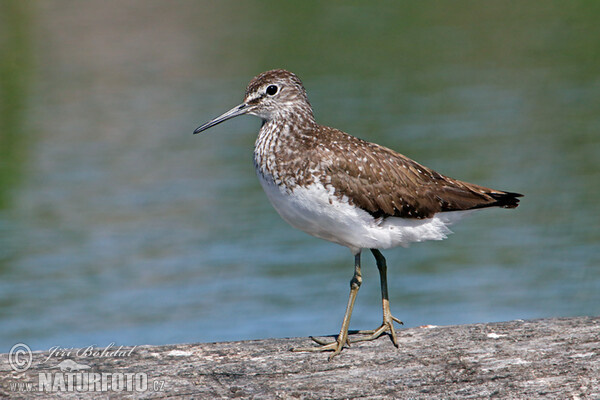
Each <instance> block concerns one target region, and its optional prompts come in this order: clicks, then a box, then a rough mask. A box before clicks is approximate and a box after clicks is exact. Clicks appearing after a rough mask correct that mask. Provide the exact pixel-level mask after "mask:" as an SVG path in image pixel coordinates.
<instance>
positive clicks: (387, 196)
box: [324, 129, 521, 218]
mask: <svg viewBox="0 0 600 400" xmlns="http://www.w3.org/2000/svg"><path fill="white" fill-rule="evenodd" d="M331 131H333V132H330V135H331V136H332V137H333V138H335V140H329V141H325V142H324V145H325V146H330V147H337V149H335V151H332V153H336V154H340V152H341V154H344V155H345V156H344V157H331V158H330V159H328V160H327V163H326V165H325V166H324V168H326V169H327V174H326V175H327V176H328V177H329V182H328V183H329V184H330V185H331V186H332V187H333V188H334V193H335V195H336V196H338V197H339V198H343V197H344V196H346V198H347V199H348V200H349V201H350V202H351V203H352V204H354V205H356V206H358V207H360V208H362V209H364V210H365V211H367V212H369V213H370V214H371V215H373V216H375V217H388V216H395V217H403V218H431V217H432V216H433V215H434V214H435V213H437V212H443V211H459V210H471V209H476V208H484V207H493V206H498V207H506V208H514V207H516V206H517V205H518V201H519V200H518V199H517V197H520V196H521V195H520V194H518V193H510V192H503V191H498V190H493V189H489V188H486V187H483V186H479V185H474V184H471V183H467V182H462V181H459V180H456V179H452V178H449V177H446V176H444V175H442V174H440V173H438V172H436V171H434V170H432V169H430V168H427V167H425V166H423V165H420V164H419V163H417V162H415V161H413V160H411V159H410V158H408V157H405V156H403V155H402V154H399V153H396V152H395V151H393V150H390V149H388V148H386V147H383V146H380V145H377V144H374V143H369V142H366V141H363V140H361V139H358V138H355V137H353V136H350V135H347V134H345V133H343V132H341V131H337V130H334V129H331Z"/></svg>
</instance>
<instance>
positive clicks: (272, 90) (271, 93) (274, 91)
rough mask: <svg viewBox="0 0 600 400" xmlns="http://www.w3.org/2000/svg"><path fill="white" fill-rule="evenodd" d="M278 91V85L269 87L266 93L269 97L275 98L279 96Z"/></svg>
mask: <svg viewBox="0 0 600 400" xmlns="http://www.w3.org/2000/svg"><path fill="white" fill-rule="evenodd" d="M278 90H279V88H278V87H277V85H269V86H267V90H265V93H267V94H268V95H269V96H274V95H276V94H277V91H278Z"/></svg>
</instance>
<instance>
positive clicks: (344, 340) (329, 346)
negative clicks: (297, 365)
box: [292, 252, 362, 360]
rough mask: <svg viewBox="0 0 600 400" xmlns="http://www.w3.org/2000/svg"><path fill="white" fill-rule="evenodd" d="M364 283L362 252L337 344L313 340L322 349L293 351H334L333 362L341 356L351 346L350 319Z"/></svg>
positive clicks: (357, 260) (357, 263) (357, 259)
mask: <svg viewBox="0 0 600 400" xmlns="http://www.w3.org/2000/svg"><path fill="white" fill-rule="evenodd" d="M361 283H362V275H361V273H360V252H359V253H358V254H356V255H355V256H354V276H353V277H352V279H351V280H350V297H349V298H348V305H347V306H346V313H345V314H344V321H343V322H342V329H340V333H339V335H338V337H337V339H336V341H335V342H332V343H325V342H324V341H322V340H317V339H315V338H312V337H311V338H312V339H313V340H314V341H315V342H317V343H319V344H320V345H321V346H320V347H304V348H295V349H292V351H333V353H332V354H331V355H330V356H329V359H330V360H331V359H332V358H333V357H335V356H336V355H338V354H340V352H341V351H342V348H343V347H344V345H346V344H348V345H350V341H349V340H348V327H349V325H350V317H351V316H352V309H353V308H354V301H355V300H356V295H357V294H358V289H360V284H361Z"/></svg>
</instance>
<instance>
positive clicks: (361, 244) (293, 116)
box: [194, 69, 523, 360]
mask: <svg viewBox="0 0 600 400" xmlns="http://www.w3.org/2000/svg"><path fill="white" fill-rule="evenodd" d="M246 114H247V115H253V116H256V117H259V118H260V119H261V120H262V126H261V128H260V130H259V132H258V137H257V139H256V142H255V146H254V154H253V161H254V167H255V169H256V174H257V176H258V179H259V181H260V183H261V186H262V187H263V189H264V191H265V193H266V195H267V197H268V199H269V200H270V202H271V204H272V205H273V207H274V208H275V210H276V211H277V212H278V213H279V215H280V216H281V217H282V218H283V219H284V220H285V221H286V222H288V223H289V224H290V225H292V226H293V227H295V228H297V229H300V230H302V231H304V232H306V233H308V234H310V235H313V236H316V237H318V238H321V239H324V240H327V241H330V242H334V243H337V244H340V245H342V246H345V247H347V248H348V249H349V250H350V251H351V253H352V254H353V256H354V274H353V276H352V279H351V280H350V295H349V298H348V303H347V306H346V312H345V314H344V318H343V321H342V326H341V329H340V332H339V334H338V335H337V337H336V339H335V340H334V341H332V342H329V343H328V342H326V341H323V340H322V339H317V338H314V337H311V338H312V339H313V340H314V341H315V342H317V344H318V346H317V347H301V348H294V349H292V350H293V351H316V352H321V351H331V353H330V355H329V360H331V359H332V358H333V357H335V356H336V355H338V354H339V353H340V352H341V351H342V349H343V348H344V347H346V346H350V344H351V343H355V342H360V341H366V340H374V339H377V338H378V337H380V336H381V335H382V334H384V333H387V334H388V335H389V336H390V338H391V341H392V342H393V345H394V346H395V347H396V348H397V347H398V335H397V333H396V330H395V328H394V323H395V322H396V323H399V324H402V321H401V320H400V319H398V318H396V317H394V316H393V315H392V313H391V310H390V302H389V295H388V285H387V263H386V259H385V257H384V256H383V254H382V253H381V250H384V249H389V248H392V247H396V246H404V247H406V246H407V245H409V244H410V243H413V242H422V241H426V240H442V239H445V238H446V236H447V235H448V234H449V233H451V231H450V229H449V226H450V225H451V224H452V223H454V222H456V221H457V220H459V219H460V218H462V217H463V216H464V215H466V214H468V213H471V212H473V211H475V210H478V209H482V208H488V207H501V208H516V207H517V206H518V205H519V197H522V196H523V195H522V194H520V193H515V192H507V191H501V190H494V189H490V188H487V187H483V186H479V185H476V184H472V183H468V182H464V181H460V180H457V179H453V178H450V177H448V176H445V175H442V174H440V173H438V172H436V171H434V170H433V169H431V168H428V167H426V166H423V165H421V164H419V163H417V162H416V161H413V160H412V159H410V158H408V157H406V156H404V155H402V154H400V153H398V152H396V151H394V150H391V149H389V148H386V147H384V146H381V145H378V144H375V143H370V142H368V141H365V140H363V139H360V138H358V137H355V136H352V135H349V134H347V133H345V132H342V131H341V130H338V129H335V128H330V127H327V126H323V125H319V124H318V123H317V122H316V121H315V117H314V114H313V109H312V106H311V104H310V102H309V100H308V96H307V93H306V89H305V88H304V85H303V84H302V81H301V80H300V79H299V78H298V76H297V75H295V74H294V73H292V72H290V71H287V70H284V69H273V70H269V71H266V72H263V73H261V74H259V75H257V76H255V77H254V78H253V79H252V80H251V81H250V83H249V84H248V86H247V88H246V91H245V95H244V99H243V102H242V103H241V104H240V105H238V106H235V107H233V108H232V109H231V110H229V111H227V112H225V113H224V114H222V115H220V116H218V117H216V118H214V119H212V120H210V121H208V122H206V123H205V124H203V125H201V126H199V127H198V128H197V129H196V130H194V134H197V133H200V132H203V131H205V130H207V129H209V128H211V127H214V126H215V125H217V124H220V123H221V122H224V121H226V120H229V119H231V118H234V117H237V116H240V115H246ZM367 249H368V250H370V251H371V253H372V254H373V256H374V257H375V261H376V264H377V268H378V270H379V278H380V284H381V304H382V309H383V321H382V323H381V325H380V326H379V327H378V328H376V329H374V330H365V331H358V332H356V333H357V334H360V335H359V337H357V338H355V339H354V338H353V339H352V340H351V339H350V338H349V333H348V329H349V324H350V318H351V315H352V310H353V307H354V302H355V300H356V296H357V294H358V290H359V288H360V286H361V283H362V275H361V252H362V250H367Z"/></svg>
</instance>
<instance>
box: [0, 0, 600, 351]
mask: <svg viewBox="0 0 600 400" xmlns="http://www.w3.org/2000/svg"><path fill="white" fill-rule="evenodd" d="M584 4H585V6H584ZM2 7H3V9H2V12H1V13H0V15H3V17H2V19H0V26H1V27H2V28H0V34H1V35H2V36H1V38H2V40H1V41H0V45H1V46H2V48H1V51H2V57H0V66H1V67H2V70H1V71H2V80H0V85H1V86H0V104H1V105H2V109H0V111H1V112H0V118H1V121H0V122H1V124H0V125H2V126H3V129H2V130H0V156H1V157H2V159H0V204H1V206H0V207H1V208H0V350H1V351H4V352H6V351H8V349H10V347H11V346H12V345H13V344H15V343H17V342H25V343H27V344H29V345H30V346H31V347H32V348H34V349H48V348H49V347H51V346H63V347H72V346H88V345H91V344H95V345H99V346H105V345H107V344H109V343H111V342H115V343H117V344H118V345H120V344H124V345H133V344H164V343H182V342H202V341H221V340H240V339H252V338H264V337H286V336H306V335H311V334H313V335H317V334H333V333H335V332H337V331H338V329H339V325H340V323H341V318H342V316H343V312H344V307H345V304H346V300H347V295H348V282H349V279H350V278H351V275H352V263H353V260H352V256H351V254H350V253H349V252H348V250H347V249H345V248H343V247H340V246H337V245H334V244H331V243H327V242H324V241H321V240H319V239H316V238H312V237H310V236H308V235H306V234H304V233H302V232H299V231H295V230H294V229H292V228H291V227H289V226H287V224H286V223H285V222H283V221H282V220H281V219H280V218H279V216H278V215H277V214H276V213H275V211H274V210H273V209H272V208H271V206H270V204H268V201H267V199H266V197H265V195H264V194H263V193H262V190H261V188H260V185H259V183H258V181H257V179H256V177H255V176H254V171H253V168H252V162H251V155H252V146H253V142H254V139H255V136H256V133H257V131H258V127H259V126H260V122H259V121H258V120H255V119H253V118H251V117H245V118H238V119H235V120H232V121H228V122H227V123H226V124H223V125H220V126H219V127H216V128H213V129H211V130H210V131H208V132H207V133H206V134H204V135H197V136H192V134H191V132H192V131H193V130H194V128H196V127H197V126H198V125H199V124H200V123H202V122H205V121H206V120H208V119H210V118H212V117H214V116H216V115H218V114H220V113H221V112H223V111H225V110H227V109H229V108H230V107H232V106H234V105H236V104H238V103H239V102H240V101H241V98H242V96H243V90H244V88H245V85H246V84H247V82H248V81H249V80H250V78H251V77H252V76H254V75H255V74H257V73H259V72H261V71H263V70H266V69H270V68H273V67H285V68H288V69H290V70H292V71H295V72H297V73H298V74H299V75H300V77H301V78H302V79H303V80H304V83H305V85H306V87H307V89H308V93H309V97H310V99H311V102H312V104H313V106H314V108H315V114H316V117H317V120H318V121H319V122H321V123H323V124H326V125H330V126H335V127H337V128H340V129H343V130H345V131H347V132H349V133H352V134H354V135H357V136H360V137H363V138H365V139H368V140H371V141H376V142H378V143H381V144H384V145H387V146H389V147H392V148H394V149H396V150H398V151H401V152H402V153H404V154H406V155H408V156H409V157H411V158H414V159H416V160H418V161H420V162H422V163H424V164H426V165H428V166H430V167H432V168H434V169H436V170H438V171H440V172H442V173H445V174H447V175H450V176H453V177H456V178H460V179H464V180H467V181H472V182H476V183H479V184H482V185H488V186H492V187H495V188H498V189H506V190H511V191H517V192H522V193H524V194H525V198H524V199H523V201H522V205H521V206H520V207H519V208H518V209H516V210H486V211H485V212H481V213H478V214H477V215H474V216H473V217H471V218H469V219H467V220H464V221H462V222H461V223H460V224H459V225H457V226H455V227H454V231H455V232H456V234H455V235H452V236H451V237H450V238H449V239H448V240H446V241H444V242H429V243H422V244H416V245H413V246H411V247H410V248H408V249H403V248H398V249H393V250H389V251H386V252H385V253H384V254H385V255H386V257H387V259H388V265H389V286H390V299H391V303H392V311H393V312H394V314H395V315H396V316H398V317H400V318H401V319H402V320H404V321H405V323H406V326H418V325H422V324H436V325H442V324H461V323H469V322H482V321H500V320H511V319H517V318H538V317H551V316H576V315H596V314H597V313H598V304H600V290H599V289H600V270H599V268H598V266H599V261H600V251H599V247H598V242H599V241H600V234H599V229H598V227H599V226H600V218H599V215H600V206H599V202H598V200H597V199H598V198H599V196H600V189H599V185H598V182H600V161H599V160H600V134H599V131H600V118H599V117H598V115H599V114H598V110H599V109H600V75H599V72H598V71H600V58H599V53H598V49H600V28H599V27H598V24H597V20H598V17H599V16H600V10H599V9H598V7H597V6H596V5H595V4H593V3H589V4H588V3H581V4H579V3H573V4H563V3H559V2H556V3H548V4H546V6H545V7H544V8H543V9H540V8H539V7H538V6H537V5H536V4H535V3H519V6H518V7H513V6H510V7H509V5H508V4H505V3H480V2H458V3H457V2H453V3H452V4H450V3H448V4H446V3H428V2H424V3H419V4H418V5H417V4H403V5H402V6H398V4H397V3H395V2H394V3H389V4H388V7H385V8H375V7H373V6H372V5H371V4H370V3H367V2H352V3H325V4H324V3H319V2H303V5H302V7H301V8H297V9H295V8H294V6H293V5H290V4H280V3H279V2H243V3H240V2H218V3H216V4H214V3H212V2H206V3H199V2H178V3H164V2H149V1H144V2H127V3H121V2H112V3H111V2H86V3H73V2H66V1H53V2H37V3H31V4H29V5H24V4H23V2H4V3H3V6H2ZM11 21H13V22H11ZM17 27H21V28H20V29H17ZM363 265H364V267H363V273H364V281H363V282H364V283H363V286H362V288H361V291H360V294H359V296H358V300H357V303H356V307H355V313H354V315H353V319H352V323H351V328H354V329H356V328H361V329H367V328H374V327H376V326H378V325H379V323H380V319H381V309H380V299H379V281H378V276H377V271H376V268H375V266H374V261H373V260H372V257H371V256H370V254H368V253H365V254H364V256H363Z"/></svg>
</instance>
